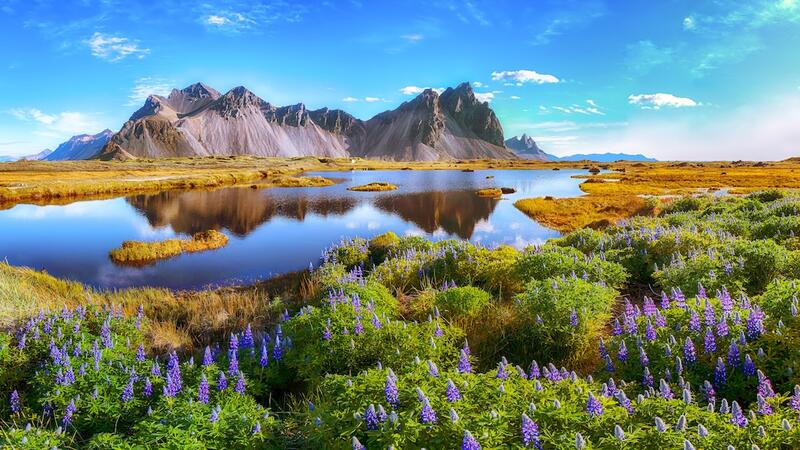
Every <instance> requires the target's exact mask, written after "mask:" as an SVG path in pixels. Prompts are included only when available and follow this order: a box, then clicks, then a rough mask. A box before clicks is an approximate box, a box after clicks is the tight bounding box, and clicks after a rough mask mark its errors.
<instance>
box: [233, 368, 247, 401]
mask: <svg viewBox="0 0 800 450" xmlns="http://www.w3.org/2000/svg"><path fill="white" fill-rule="evenodd" d="M233 391H234V392H236V393H237V394H239V395H244V392H245V380H244V373H242V372H241V371H240V372H239V378H237V379H236V385H235V386H234V387H233Z"/></svg>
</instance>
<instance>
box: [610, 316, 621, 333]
mask: <svg viewBox="0 0 800 450" xmlns="http://www.w3.org/2000/svg"><path fill="white" fill-rule="evenodd" d="M621 334H622V327H621V326H620V324H619V320H618V319H614V322H613V323H612V324H611V335H612V336H619V335H621Z"/></svg>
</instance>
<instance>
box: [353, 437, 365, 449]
mask: <svg viewBox="0 0 800 450" xmlns="http://www.w3.org/2000/svg"><path fill="white" fill-rule="evenodd" d="M353 450H367V447H365V446H364V445H362V444H361V442H360V441H359V440H358V438H357V437H355V436H353Z"/></svg>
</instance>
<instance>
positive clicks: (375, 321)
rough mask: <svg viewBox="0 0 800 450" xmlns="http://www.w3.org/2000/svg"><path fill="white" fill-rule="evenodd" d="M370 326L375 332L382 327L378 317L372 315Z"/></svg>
mask: <svg viewBox="0 0 800 450" xmlns="http://www.w3.org/2000/svg"><path fill="white" fill-rule="evenodd" d="M372 326H373V327H375V329H376V330H380V329H381V328H382V327H383V324H382V323H381V320H380V319H378V315H377V314H375V313H372Z"/></svg>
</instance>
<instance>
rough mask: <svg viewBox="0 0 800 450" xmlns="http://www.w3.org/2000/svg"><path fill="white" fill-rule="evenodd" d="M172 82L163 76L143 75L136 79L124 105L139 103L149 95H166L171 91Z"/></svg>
mask: <svg viewBox="0 0 800 450" xmlns="http://www.w3.org/2000/svg"><path fill="white" fill-rule="evenodd" d="M173 87H174V83H172V82H171V81H169V80H166V79H163V78H155V77H143V78H139V79H138V80H136V83H135V84H134V86H133V88H132V89H131V93H130V94H129V95H128V103H126V106H137V105H141V104H142V103H143V102H144V101H145V100H147V97H149V96H151V95H161V96H166V95H169V93H170V92H171V91H172V89H173Z"/></svg>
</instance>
